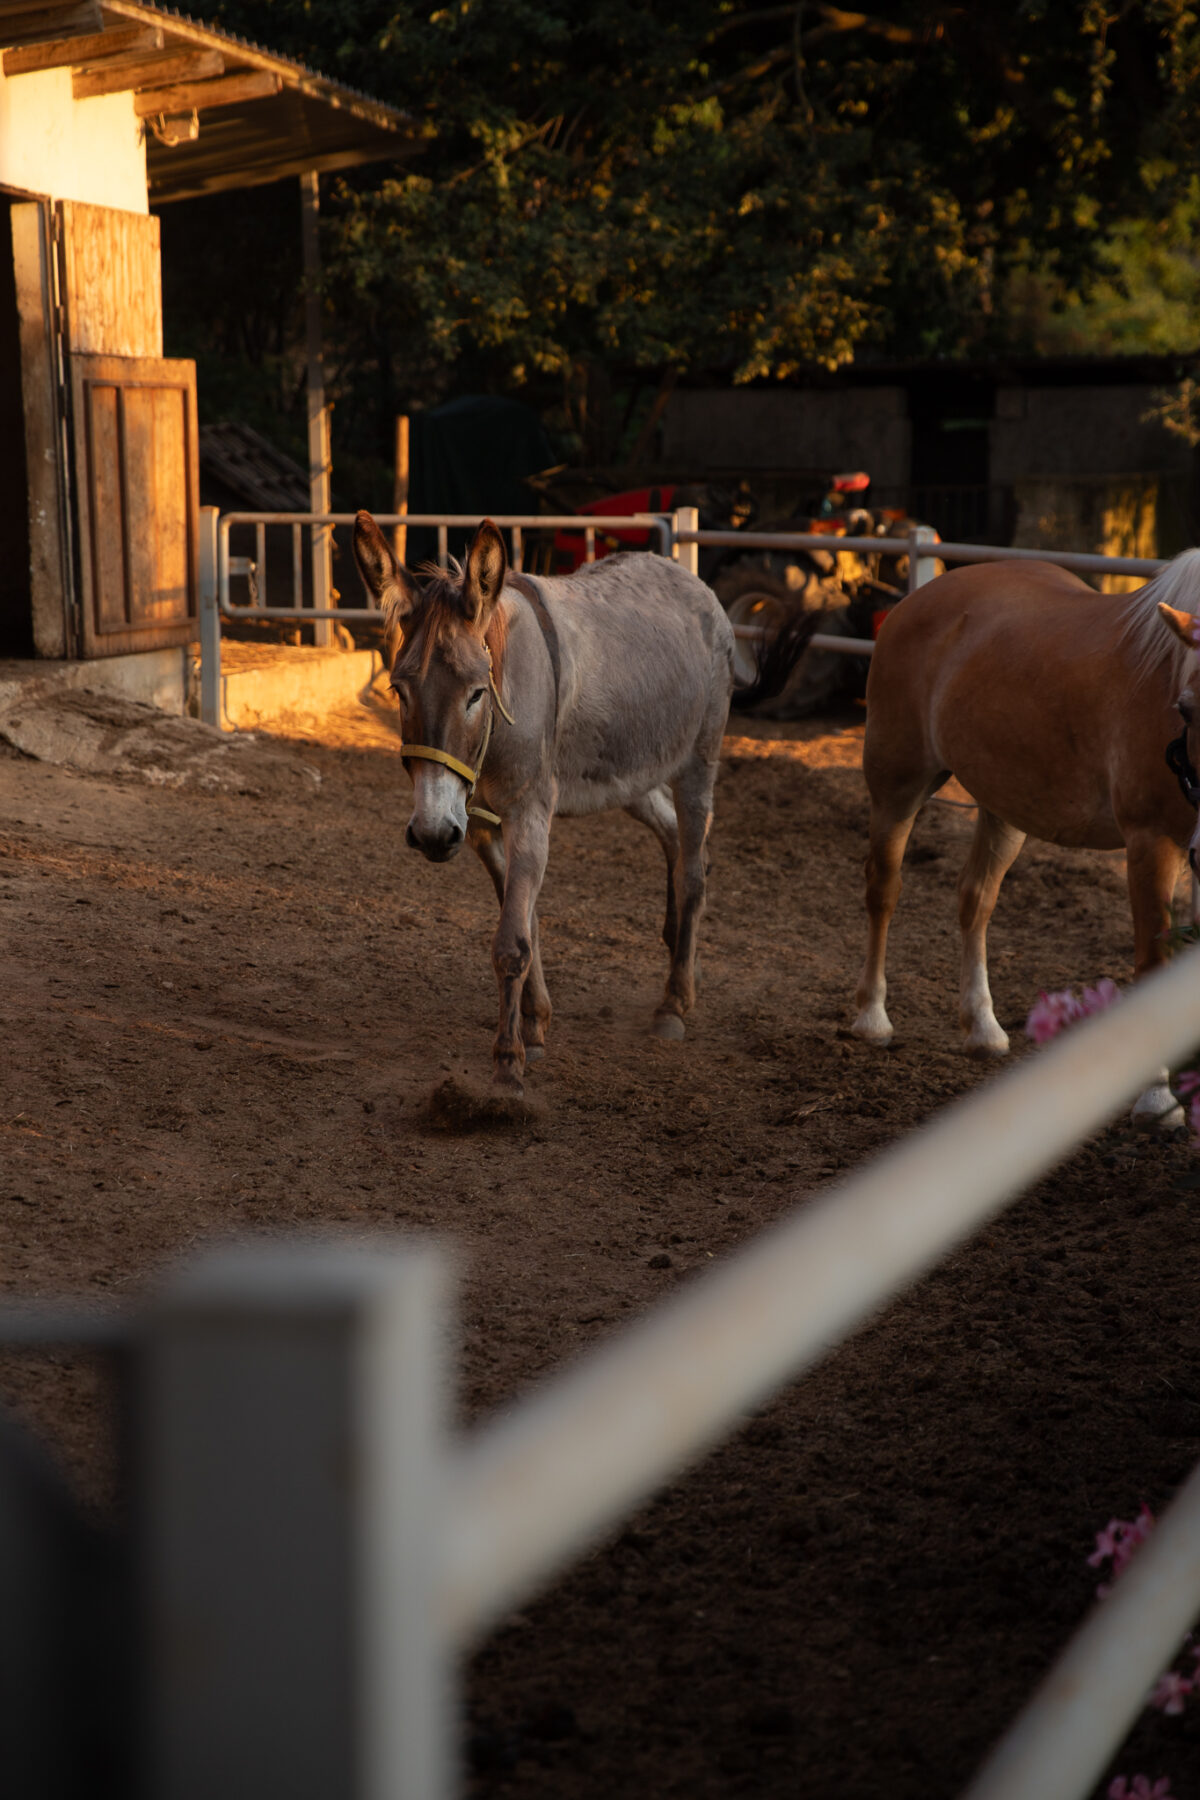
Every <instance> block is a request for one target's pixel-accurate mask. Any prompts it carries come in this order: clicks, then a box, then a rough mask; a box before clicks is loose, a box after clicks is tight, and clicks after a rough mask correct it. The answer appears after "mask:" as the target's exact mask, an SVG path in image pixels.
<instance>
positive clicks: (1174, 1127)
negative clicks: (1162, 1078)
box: [1129, 1082, 1187, 1131]
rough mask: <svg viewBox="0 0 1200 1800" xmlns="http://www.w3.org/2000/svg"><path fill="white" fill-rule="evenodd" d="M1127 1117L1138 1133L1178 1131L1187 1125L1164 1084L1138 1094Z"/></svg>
mask: <svg viewBox="0 0 1200 1800" xmlns="http://www.w3.org/2000/svg"><path fill="white" fill-rule="evenodd" d="M1129 1117H1130V1119H1131V1120H1132V1122H1133V1123H1134V1124H1135V1125H1136V1126H1137V1128H1138V1130H1139V1131H1178V1130H1179V1129H1180V1127H1181V1126H1183V1127H1186V1125H1187V1117H1186V1114H1185V1113H1184V1110H1183V1108H1182V1106H1180V1104H1179V1102H1178V1100H1177V1099H1176V1098H1175V1096H1174V1094H1173V1093H1172V1092H1171V1090H1170V1088H1169V1087H1168V1086H1167V1085H1166V1083H1165V1082H1163V1083H1160V1084H1157V1085H1156V1086H1154V1087H1152V1088H1147V1089H1146V1091H1145V1093H1144V1094H1139V1096H1138V1098H1137V1099H1136V1100H1135V1101H1134V1103H1133V1111H1132V1112H1131V1113H1130V1115H1129Z"/></svg>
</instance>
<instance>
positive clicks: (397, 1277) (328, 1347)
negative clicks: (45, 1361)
mask: <svg viewBox="0 0 1200 1800" xmlns="http://www.w3.org/2000/svg"><path fill="white" fill-rule="evenodd" d="M445 1286H446V1283H445V1270H444V1266H443V1263H442V1259H441V1257H440V1255H439V1254H438V1252H437V1251H436V1250H434V1249H433V1248H429V1247H425V1246H415V1247H407V1248H405V1249H402V1250H400V1251H396V1250H392V1249H389V1250H379V1251H377V1252H374V1253H372V1252H369V1251H365V1250H361V1249H357V1248H353V1247H349V1246H344V1245H339V1244H336V1243H333V1242H325V1243H309V1244H300V1245H284V1244H261V1245H257V1246H250V1247H242V1248H240V1249H236V1250H233V1249H230V1250H224V1251H219V1252H214V1253H212V1254H210V1255H208V1256H206V1257H205V1258H203V1259H202V1260H201V1261H200V1262H198V1263H196V1264H194V1265H193V1266H192V1267H191V1268H190V1269H188V1270H185V1271H184V1272H183V1273H182V1275H180V1276H179V1277H177V1278H176V1279H175V1280H174V1282H173V1283H171V1285H170V1286H169V1287H168V1288H167V1289H166V1291H165V1292H164V1294H163V1295H162V1296H161V1298H160V1300H159V1301H158V1303H157V1304H155V1305H154V1306H153V1307H152V1308H151V1309H150V1311H149V1313H148V1315H147V1318H146V1323H145V1336H144V1346H145V1347H144V1351H143V1357H142V1368H141V1392H140V1395H139V1396H138V1398H139V1401H140V1406H139V1409H138V1411H137V1414H136V1415H135V1416H136V1418H137V1429H138V1431H139V1434H140V1438H139V1443H138V1446H137V1462H136V1466H137V1470H138V1489H137V1497H138V1502H139V1508H140V1519H141V1524H142V1530H143V1534H144V1535H143V1539H142V1544H143V1552H142V1554H143V1564H142V1568H141V1572H140V1573H141V1580H142V1584H143V1586H142V1592H143V1595H144V1625H145V1683H146V1691H145V1693H144V1697H143V1698H144V1706H143V1717H144V1719H145V1742H144V1746H143V1750H144V1755H143V1767H142V1776H143V1786H142V1791H144V1792H146V1793H148V1794H153V1795H154V1796H155V1800H213V1796H215V1795H220V1796H221V1800H264V1797H265V1796H267V1795H274V1794H279V1795H284V1794H286V1795H287V1796H288V1800H329V1797H330V1796H331V1795H336V1796H338V1800H449V1795H450V1792H451V1787H452V1780H453V1772H452V1766H451V1765H452V1757H451V1753H450V1748H449V1745H450V1730H451V1726H452V1719H451V1713H450V1704H449V1699H450V1697H449V1694H448V1691H447V1690H448V1686H449V1668H448V1662H447V1658H446V1655H445V1652H444V1648H443V1634H442V1633H441V1632H440V1631H439V1630H438V1628H437V1625H436V1619H435V1615H436V1611H437V1604H438V1588H439V1582H440V1574H441V1565H440V1541H439V1532H440V1527H441V1509H442V1494H441V1486H442V1480H443V1467H444V1451H443V1408H442V1404H441V1402H442V1393H441V1376H440V1368H439V1365H440V1363H441V1356H440V1351H441V1347H442V1339H443V1337H444V1335H445V1330H446V1319H445V1311H444V1298H445Z"/></svg>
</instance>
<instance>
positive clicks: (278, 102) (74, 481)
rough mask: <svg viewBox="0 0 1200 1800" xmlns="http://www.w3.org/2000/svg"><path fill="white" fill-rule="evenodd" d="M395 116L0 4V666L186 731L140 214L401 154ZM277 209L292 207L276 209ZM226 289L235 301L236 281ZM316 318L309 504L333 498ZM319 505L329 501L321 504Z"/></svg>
mask: <svg viewBox="0 0 1200 1800" xmlns="http://www.w3.org/2000/svg"><path fill="white" fill-rule="evenodd" d="M413 141H414V138H413V133H412V131H411V129H410V125H409V121H408V120H407V119H406V118H405V116H404V115H403V114H401V113H399V112H397V111H396V110H395V109H393V108H390V107H387V106H384V105H381V104H380V103H378V102H376V101H374V100H371V99H369V98H368V97H367V96H366V95H364V94H361V93H358V92H355V91H353V90H351V89H349V88H347V87H344V86H342V85H340V84H339V83H337V82H335V81H331V80H328V79H326V78H325V77H324V76H321V75H319V74H316V73H314V72H313V71H312V70H310V69H307V68H305V67H303V66H302V65H300V64H298V63H296V62H292V61H290V60H289V59H287V58H285V57H281V56H276V55H273V54H271V53H270V52H268V51H265V50H263V49H260V48H259V47H258V46H256V45H252V44H249V43H247V42H245V41H243V40H241V39H238V38H235V37H232V36H230V35H228V34H227V33H224V32H222V31H219V30H217V29H215V28H213V27H212V26H209V25H202V24H197V23H196V22H194V21H193V20H191V19H188V18H186V17H184V16H182V15H181V14H178V13H175V12H170V11H167V10H165V9H162V8H159V7H155V6H149V5H143V4H138V3H133V0H103V4H100V3H98V0H0V443H2V444H3V446H4V451H3V454H4V466H5V467H6V469H7V471H8V478H7V480H6V483H5V494H6V500H7V504H6V506H5V507H4V509H3V511H2V512H0V567H2V568H3V572H4V573H3V583H2V585H0V656H3V657H6V658H33V659H58V660H61V659H67V660H69V661H72V662H78V661H80V660H83V661H87V662H89V663H92V662H94V663H95V665H96V668H95V673H96V675H97V676H98V677H99V678H101V679H102V680H103V681H104V683H105V685H111V686H116V687H120V688H123V689H124V690H125V691H126V692H128V693H130V694H133V695H136V696H137V697H140V698H144V699H153V700H155V701H156V702H157V703H159V704H166V705H167V706H169V707H170V708H171V709H172V710H180V709H181V708H182V704H183V692H184V681H185V675H184V655H183V647H185V646H186V645H187V643H188V641H189V640H190V639H192V638H194V637H195V633H196V626H195V620H196V603H197V575H198V566H197V565H198V542H199V532H198V525H199V517H198V507H199V483H198V462H199V457H198V450H199V438H198V424H197V408H196V370H195V365H194V364H193V363H191V362H188V361H183V360H179V359H166V358H164V356H163V303H162V279H161V267H160V258H159V221H158V219H157V217H156V216H155V215H154V214H153V213H152V212H151V207H159V206H162V205H165V204H168V203H170V202H172V201H177V200H183V199H187V198H190V197H193V196H196V195H201V194H212V193H217V192H220V191H221V190H225V189H231V188H239V187H250V186H255V185H258V184H261V183H266V182H278V181H281V180H283V179H284V178H286V177H293V178H298V185H299V189H300V191H299V193H297V192H296V189H295V188H294V187H293V188H292V189H291V195H290V197H291V201H292V203H294V204H296V205H298V206H300V205H302V206H303V210H304V229H305V241H306V264H307V265H308V266H309V268H310V270H311V268H312V267H313V266H315V255H316V227H317V208H318V205H319V187H318V183H319V176H320V174H321V172H322V171H327V170H335V169H346V168H349V167H352V166H354V165H356V164H360V163H365V162H372V161H379V160H382V159H386V158H396V157H398V156H401V155H403V154H404V153H405V152H406V151H407V150H409V149H410V148H411V147H412V144H413ZM285 191H287V190H285ZM231 277H233V278H235V275H234V272H231ZM314 323H315V324H316V329H317V331H318V332H319V313H318V312H317V309H316V304H315V301H314V304H313V306H312V307H311V308H310V355H309V415H310V431H309V450H310V464H311V469H310V477H311V480H310V496H311V498H312V499H313V500H314V501H315V502H316V503H317V505H318V506H319V505H320V504H321V497H322V494H323V493H327V488H324V487H323V485H322V484H323V483H324V482H326V481H327V478H328V475H327V465H328V453H327V445H328V436H327V414H326V411H325V408H324V404H323V393H322V388H321V366H320V345H319V337H317V338H316V339H315V340H314V337H313V334H312V329H311V328H312V326H313V324H314ZM324 504H325V505H327V504H328V502H327V500H326V501H325V502H324Z"/></svg>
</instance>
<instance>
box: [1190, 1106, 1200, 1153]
mask: <svg viewBox="0 0 1200 1800" xmlns="http://www.w3.org/2000/svg"><path fill="white" fill-rule="evenodd" d="M1188 1130H1189V1131H1190V1132H1191V1134H1192V1138H1191V1141H1192V1143H1193V1144H1200V1094H1193V1095H1192V1099H1191V1103H1190V1105H1189V1106H1188Z"/></svg>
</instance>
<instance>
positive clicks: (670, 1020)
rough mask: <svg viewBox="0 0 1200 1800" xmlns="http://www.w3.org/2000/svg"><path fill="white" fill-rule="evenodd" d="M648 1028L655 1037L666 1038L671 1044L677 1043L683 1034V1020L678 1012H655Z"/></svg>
mask: <svg viewBox="0 0 1200 1800" xmlns="http://www.w3.org/2000/svg"><path fill="white" fill-rule="evenodd" d="M650 1029H651V1031H652V1032H653V1033H654V1035H655V1037H657V1038H667V1039H669V1040H670V1041H671V1043H673V1044H677V1043H679V1041H680V1039H681V1038H682V1037H683V1036H684V1035H685V1033H684V1026H683V1020H682V1019H681V1018H680V1016H679V1014H678V1013H673V1012H662V1013H655V1015H654V1023H653V1024H652V1025H651V1027H650Z"/></svg>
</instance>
